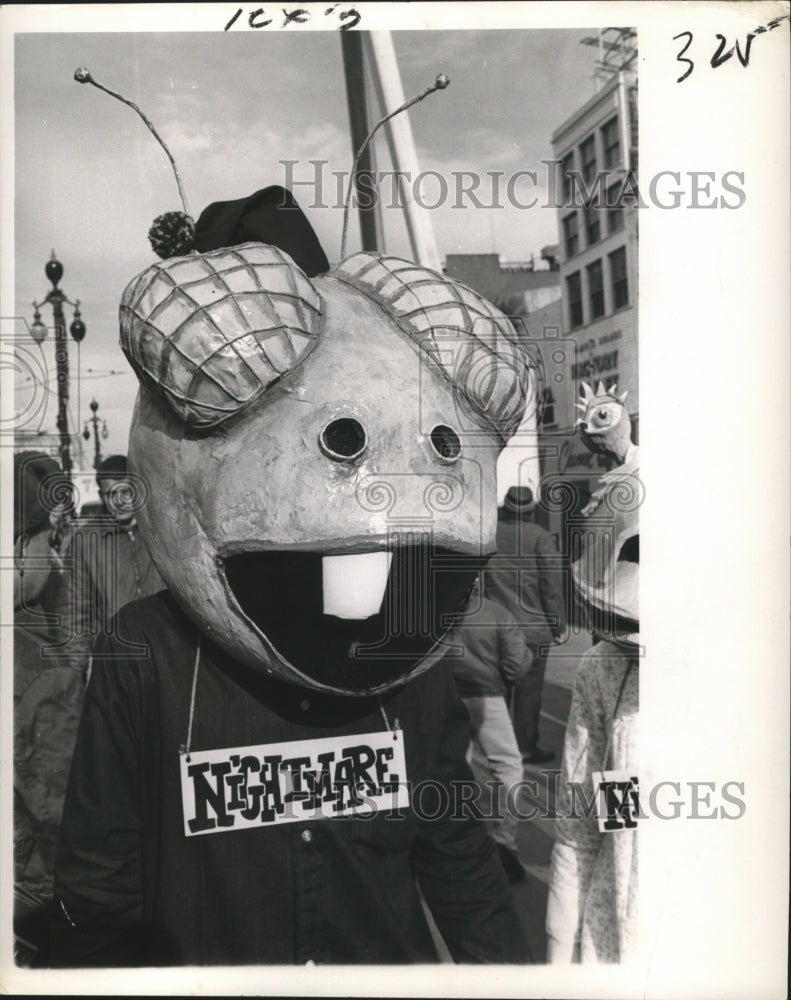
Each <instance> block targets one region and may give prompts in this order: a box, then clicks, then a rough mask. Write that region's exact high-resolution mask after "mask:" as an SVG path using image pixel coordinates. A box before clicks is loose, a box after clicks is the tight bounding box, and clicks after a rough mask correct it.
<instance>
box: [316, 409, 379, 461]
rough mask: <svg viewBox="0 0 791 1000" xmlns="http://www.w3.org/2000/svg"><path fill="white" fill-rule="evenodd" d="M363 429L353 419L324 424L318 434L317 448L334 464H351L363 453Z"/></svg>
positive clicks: (342, 419) (364, 438)
mask: <svg viewBox="0 0 791 1000" xmlns="http://www.w3.org/2000/svg"><path fill="white" fill-rule="evenodd" d="M366 444H367V439H366V436H365V428H364V427H363V425H362V424H361V423H360V422H359V421H358V420H355V419H354V418H353V417H339V418H338V419H337V420H331V421H330V422H329V423H328V424H326V425H325V426H324V427H323V428H322V429H321V433H320V434H319V446H320V448H321V450H322V451H323V452H324V454H325V455H326V456H327V458H331V459H332V460H333V461H334V462H351V461H352V460H353V459H355V458H359V457H360V455H362V453H363V452H364V451H365V446H366Z"/></svg>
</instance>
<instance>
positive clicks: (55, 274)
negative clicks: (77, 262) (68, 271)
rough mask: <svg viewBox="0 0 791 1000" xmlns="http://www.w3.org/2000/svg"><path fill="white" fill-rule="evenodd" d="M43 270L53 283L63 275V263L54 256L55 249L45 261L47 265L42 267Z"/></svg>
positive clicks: (55, 283)
mask: <svg viewBox="0 0 791 1000" xmlns="http://www.w3.org/2000/svg"><path fill="white" fill-rule="evenodd" d="M44 272H45V274H46V275H47V277H48V278H49V280H50V281H51V282H52V284H53V285H57V283H58V282H59V281H60V279H61V278H62V277H63V264H61V262H60V261H59V260H58V258H57V257H56V256H55V251H54V250H53V251H52V256H51V257H50V259H49V260H48V261H47V266H46V267H45V268H44Z"/></svg>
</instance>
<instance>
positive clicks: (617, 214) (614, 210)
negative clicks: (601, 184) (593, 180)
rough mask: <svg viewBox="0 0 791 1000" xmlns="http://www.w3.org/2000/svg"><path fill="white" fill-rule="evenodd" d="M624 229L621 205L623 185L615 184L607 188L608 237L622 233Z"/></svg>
mask: <svg viewBox="0 0 791 1000" xmlns="http://www.w3.org/2000/svg"><path fill="white" fill-rule="evenodd" d="M623 227H624V215H623V205H622V204H621V185H620V184H613V186H612V187H610V188H607V235H608V236H609V235H611V234H612V233H618V232H620V231H621V230H622V229H623Z"/></svg>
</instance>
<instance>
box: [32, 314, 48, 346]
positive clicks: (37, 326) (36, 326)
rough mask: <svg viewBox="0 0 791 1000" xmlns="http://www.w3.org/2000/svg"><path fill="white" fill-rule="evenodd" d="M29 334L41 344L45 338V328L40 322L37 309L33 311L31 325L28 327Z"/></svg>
mask: <svg viewBox="0 0 791 1000" xmlns="http://www.w3.org/2000/svg"><path fill="white" fill-rule="evenodd" d="M30 336H31V337H32V338H33V340H35V342H36V343H37V344H42V343H43V342H44V341H45V340H46V339H47V328H46V327H45V326H44V324H43V323H42V322H41V313H40V312H39V311H38V309H36V311H35V312H34V313H33V325H32V326H31V328H30Z"/></svg>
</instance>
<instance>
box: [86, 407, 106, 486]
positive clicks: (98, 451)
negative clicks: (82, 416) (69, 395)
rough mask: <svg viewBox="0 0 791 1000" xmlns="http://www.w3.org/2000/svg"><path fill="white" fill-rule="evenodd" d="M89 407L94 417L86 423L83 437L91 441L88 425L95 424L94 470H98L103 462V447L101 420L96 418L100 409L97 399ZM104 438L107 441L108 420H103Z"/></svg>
mask: <svg viewBox="0 0 791 1000" xmlns="http://www.w3.org/2000/svg"><path fill="white" fill-rule="evenodd" d="M88 405H89V406H90V408H91V413H92V414H93V416H92V417H89V418H88V419H87V420H86V421H85V430H83V432H82V436H83V437H84V438H85V440H86V441H90V440H91V432H90V430H89V429H88V424H93V446H94V452H93V467H94V469H98V468H99V464H100V463H101V461H102V450H101V445H100V444H99V418H98V417H97V416H96V411H97V410H98V409H99V404H98V403H97V402H96V400H95V399H92V400H91V401H90V403H89V404H88ZM102 438H104V439H105V440H106V439H107V421H106V420H102Z"/></svg>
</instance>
